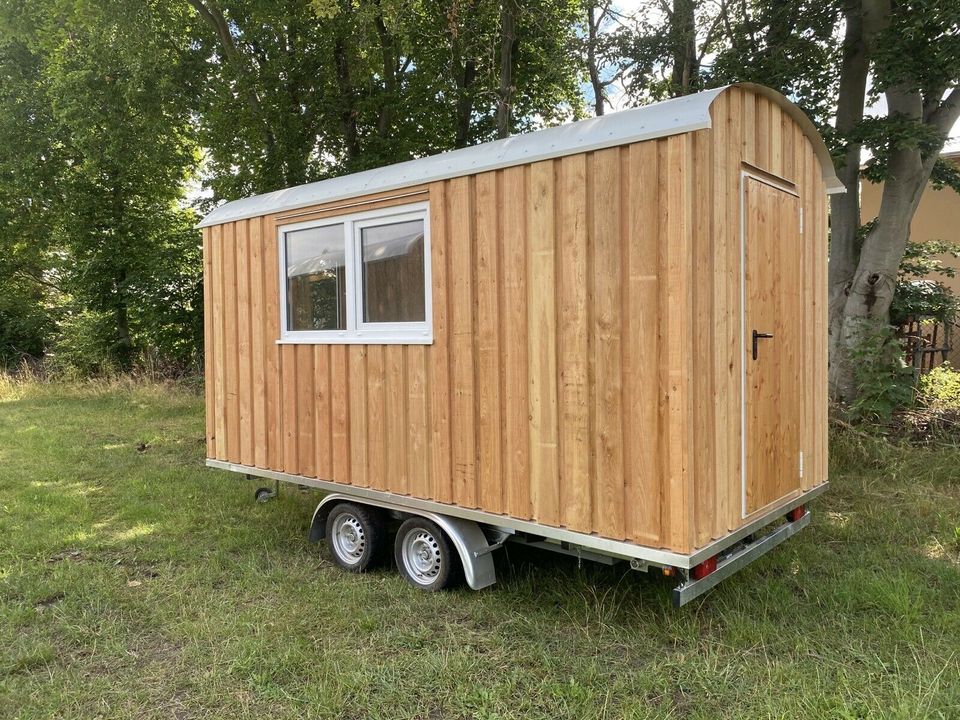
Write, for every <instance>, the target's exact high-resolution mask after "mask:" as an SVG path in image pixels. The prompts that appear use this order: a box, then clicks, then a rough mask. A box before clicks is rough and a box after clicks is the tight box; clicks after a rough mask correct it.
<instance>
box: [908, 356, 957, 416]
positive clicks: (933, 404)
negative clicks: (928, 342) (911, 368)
mask: <svg viewBox="0 0 960 720" xmlns="http://www.w3.org/2000/svg"><path fill="white" fill-rule="evenodd" d="M917 393H918V399H919V401H920V402H921V403H923V404H924V405H926V406H927V407H930V408H935V409H940V410H953V411H956V412H960V370H957V369H955V368H953V367H952V366H951V365H950V363H943V364H942V365H938V366H937V367H935V368H933V369H932V370H931V371H930V372H928V373H925V374H923V375H921V376H920V377H919V379H918V381H917Z"/></svg>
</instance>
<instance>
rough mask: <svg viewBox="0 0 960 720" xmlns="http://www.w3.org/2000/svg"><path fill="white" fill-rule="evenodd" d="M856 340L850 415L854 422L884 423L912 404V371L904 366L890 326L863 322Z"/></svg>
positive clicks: (853, 354) (900, 351) (853, 355)
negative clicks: (853, 395) (853, 385)
mask: <svg viewBox="0 0 960 720" xmlns="http://www.w3.org/2000/svg"><path fill="white" fill-rule="evenodd" d="M857 339H858V342H857V344H856V346H855V348H854V350H853V352H852V353H851V359H852V361H853V363H854V381H855V382H856V386H857V397H856V399H855V400H854V401H853V402H852V403H851V404H850V408H849V410H850V414H851V415H852V416H853V417H854V418H856V419H858V420H880V421H887V420H889V419H890V416H891V415H892V414H893V413H894V411H895V410H897V409H899V408H902V407H905V406H907V405H910V404H911V403H912V402H913V397H914V389H913V368H910V367H906V366H905V364H904V362H903V358H902V350H901V347H900V343H899V342H898V341H897V338H896V336H895V334H894V329H893V328H892V327H891V326H889V325H887V324H885V323H878V322H871V321H863V322H862V323H861V325H860V327H859V330H858V338H857Z"/></svg>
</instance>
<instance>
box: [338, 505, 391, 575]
mask: <svg viewBox="0 0 960 720" xmlns="http://www.w3.org/2000/svg"><path fill="white" fill-rule="evenodd" d="M326 538H327V547H328V548H329V550H330V556H331V557H332V558H333V561H334V562H335V563H336V564H337V565H339V566H340V567H341V568H342V569H344V570H346V571H347V572H355V573H362V572H365V571H366V570H368V569H369V568H371V567H375V566H376V565H378V564H379V563H380V562H381V561H382V560H383V557H384V554H385V553H384V550H385V549H386V539H387V523H386V517H385V516H384V514H383V512H382V511H381V510H378V509H377V508H371V507H367V506H365V505H354V504H353V503H337V505H335V506H334V507H333V509H331V510H330V514H329V515H327V523H326Z"/></svg>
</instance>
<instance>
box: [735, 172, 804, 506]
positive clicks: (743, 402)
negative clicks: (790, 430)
mask: <svg viewBox="0 0 960 720" xmlns="http://www.w3.org/2000/svg"><path fill="white" fill-rule="evenodd" d="M748 179H749V180H756V181H757V182H759V183H763V184H764V185H768V186H769V187H772V188H774V189H775V190H780V191H782V192H785V193H787V194H789V195H793V196H794V197H796V198H797V199H799V198H800V193H798V192H797V190H796V188H795V187H794V186H793V184H792V183H791V182H790V181H789V180H783V179H781V178H777V177H776V176H772V175H766V174H763V175H761V174H759V173H757V172H754V171H752V170H749V169H747V168H741V170H740V519H741V520H742V519H744V518H746V517H747V516H748V515H749V513H748V512H747V220H746V209H747V208H746V203H747V180H748ZM801 212H802V206H801ZM761 509H762V508H757V510H755V511H754V512H757V511H759V510H761Z"/></svg>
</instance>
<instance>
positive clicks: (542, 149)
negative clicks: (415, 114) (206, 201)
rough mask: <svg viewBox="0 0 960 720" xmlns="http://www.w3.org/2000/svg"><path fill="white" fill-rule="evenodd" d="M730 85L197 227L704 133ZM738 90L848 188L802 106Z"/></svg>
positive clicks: (269, 202)
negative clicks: (794, 134)
mask: <svg viewBox="0 0 960 720" xmlns="http://www.w3.org/2000/svg"><path fill="white" fill-rule="evenodd" d="M729 87H734V86H730V85H728V86H727V87H722V88H716V89H714V90H707V91H705V92H701V93H696V94H694V95H685V96H683V97H679V98H675V99H672V100H664V101H663V102H658V103H654V104H652V105H645V106H643V107H638V108H633V109H630V110H621V111H620V112H615V113H610V114H609V115H603V116H601V117H594V118H589V119H587V120H580V121H579V122H574V123H569V124H567V125H560V126H557V127H550V128H544V129H543V130H537V131H535V132H531V133H526V134H524V135H514V136H513V137H509V138H507V139H505V140H494V141H493V142H486V143H483V144H481V145H473V146H471V147H466V148H462V149H460V150H451V151H449V152H443V153H439V154H437V155H431V156H429V157H424V158H419V159H417V160H408V161H406V162H402V163H397V164H395V165H387V166H385V167H382V168H375V169H373V170H365V171H363V172H358V173H353V174H352V175H343V176H341V177H335V178H330V179H329V180H321V181H319V182H314V183H309V184H307V185H297V186H295V187H291V188H286V189H284V190H276V191H274V192H271V193H265V194H263V195H255V196H253V197H249V198H244V199H243V200H234V201H233V202H228V203H225V204H223V205H221V206H219V207H218V208H216V209H215V210H213V211H212V212H211V213H210V214H209V215H207V216H206V217H205V218H204V219H203V220H202V221H201V222H200V224H199V225H198V227H208V226H210V225H220V224H221V223H226V222H233V221H234V220H243V219H245V218H251V217H258V216H260V215H267V214H270V213H276V212H282V211H288V210H295V209H297V208H303V207H309V206H311V205H319V204H321V203H329V202H336V201H339V200H346V199H349V198H355V197H358V196H361V195H369V194H372V193H377V192H385V191H389V190H397V189H400V188H404V187H409V186H410V185H419V184H422V183H428V182H434V181H437V180H446V179H448V178H453V177H459V176H462V175H472V174H474V173H480V172H486V171H489V170H498V169H500V168H505V167H510V166H511V165H523V164H526V163H531V162H536V161H538V160H547V159H550V158H554V157H560V156H563V155H572V154H574V153H580V152H588V151H590V150H599V149H601V148H605V147H613V146H616V145H625V144H627V143H633V142H639V141H641V140H652V139H654V138H660V137H667V136H669V135H679V134H681V133H686V132H692V131H694V130H703V129H706V128H709V127H710V126H711V120H710V105H711V104H712V103H713V101H714V100H715V99H716V98H717V97H718V96H719V95H720V94H721V93H723V92H724V91H725V90H726V89H727V88H729ZM736 87H744V88H748V89H750V90H753V91H755V92H758V93H760V94H762V95H764V96H766V97H769V98H770V99H771V100H773V101H774V102H776V103H777V104H779V105H780V106H781V107H783V109H784V110H785V111H786V112H787V113H788V114H789V115H790V116H791V117H792V118H793V119H794V120H796V121H797V123H798V124H799V125H800V126H801V128H802V129H803V131H804V132H805V133H806V134H807V136H808V137H810V139H811V141H812V142H813V146H814V149H815V151H816V153H817V156H818V157H819V159H820V163H821V165H822V167H823V177H824V180H825V182H826V185H827V192H831V193H832V192H843V191H844V188H843V185H842V184H841V183H840V181H839V180H838V179H837V177H836V175H835V173H834V169H833V162H832V161H831V159H830V154H829V152H828V151H827V147H826V145H824V142H823V139H822V138H821V137H820V134H819V133H818V132H817V129H816V127H815V126H814V125H813V123H812V122H811V121H810V119H809V118H808V117H807V116H806V115H805V114H804V112H803V111H802V110H800V108H798V107H797V106H796V105H794V104H793V103H791V102H790V101H789V100H787V98H785V97H784V96H783V95H781V94H780V93H778V92H777V91H775V90H772V89H770V88H768V87H764V86H762V85H755V84H753V83H741V84H739V85H737V86H736Z"/></svg>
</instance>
